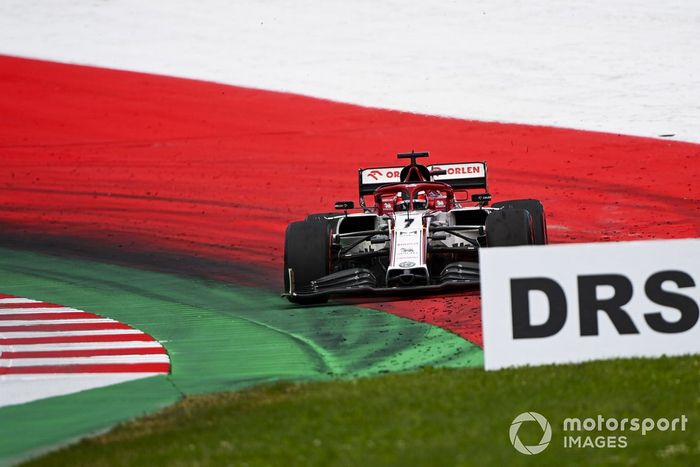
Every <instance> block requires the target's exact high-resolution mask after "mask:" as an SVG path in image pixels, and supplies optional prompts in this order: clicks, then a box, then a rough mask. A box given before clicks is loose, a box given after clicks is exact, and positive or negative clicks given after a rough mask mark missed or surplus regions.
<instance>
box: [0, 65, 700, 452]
mask: <svg viewBox="0 0 700 467" xmlns="http://www.w3.org/2000/svg"><path fill="white" fill-rule="evenodd" d="M0 92H2V94H3V96H4V98H3V100H2V102H0V115H6V116H11V118H9V119H7V121H6V122H4V124H3V125H2V126H0V160H2V164H3V167H2V169H3V170H1V171H0V219H1V225H0V246H2V247H5V248H9V249H10V250H4V251H5V252H6V254H5V255H4V256H3V259H4V260H5V261H6V268H5V271H6V274H7V275H5V276H3V281H4V282H5V283H10V284H14V285H13V286H12V287H11V288H12V290H4V291H0V292H2V293H13V294H23V296H37V298H39V299H47V300H48V299H49V297H48V295H54V294H55V293H56V291H57V290H70V288H69V287H66V286H65V284H64V286H62V287H56V286H55V284H54V285H53V286H47V287H48V288H47V289H45V290H44V294H45V295H47V297H46V298H44V297H42V296H41V295H42V293H39V295H37V294H36V292H35V293H34V294H31V293H30V292H32V291H34V290H36V283H34V285H32V286H31V290H28V289H26V290H25V289H23V288H24V287H27V285H26V284H27V283H24V282H22V281H19V282H13V281H14V280H15V279H16V274H17V266H16V264H15V265H13V264H12V261H15V262H20V263H21V262H27V261H28V262H29V263H32V264H34V263H36V264H41V263H42V262H44V263H46V262H47V261H48V262H53V261H86V262H85V263H82V266H80V268H78V269H77V270H81V269H82V268H84V267H87V266H86V265H87V264H92V265H96V264H99V263H96V262H95V261H98V262H100V263H103V264H104V265H105V266H103V267H114V268H123V269H122V270H120V272H118V273H116V272H115V271H112V272H105V271H102V272H101V273H99V274H97V275H96V276H95V277H107V278H108V277H111V276H110V274H112V275H113V277H117V276H119V277H121V278H124V277H129V274H135V272H134V271H140V272H139V273H142V274H164V273H168V277H175V276H172V273H175V274H177V277H187V278H189V280H206V281H208V282H207V283H208V284H209V283H217V284H223V285H221V286H220V287H233V288H236V287H237V288H238V289H236V290H235V291H233V292H231V290H228V291H227V292H225V293H224V292H218V293H219V294H222V295H217V293H213V292H212V291H211V290H204V289H202V290H199V291H198V292H197V294H194V292H193V293H192V296H195V295H196V296H198V297H213V298H212V300H213V302H215V303H218V305H215V307H223V306H225V305H224V304H226V303H228V304H230V303H233V302H235V300H240V297H241V296H245V297H247V298H246V300H247V301H246V304H245V306H242V307H240V308H241V309H247V310H249V311H250V310H252V311H253V312H259V313H263V314H264V306H263V307H261V304H262V305H268V304H269V305H270V306H271V307H280V306H284V307H286V308H285V310H286V311H285V313H288V314H289V315H290V316H295V315H296V317H295V318H294V320H291V321H290V323H298V320H299V318H298V314H299V313H304V314H305V316H307V317H310V318H309V319H310V320H311V321H310V322H312V321H314V320H316V319H317V318H318V315H322V316H325V315H327V314H333V313H342V314H344V315H345V316H346V318H347V316H348V315H351V314H352V313H359V314H360V315H361V314H363V313H373V312H370V311H368V310H367V308H373V309H377V310H381V311H386V312H389V313H391V314H394V315H397V316H400V317H406V318H410V320H415V321H419V322H425V323H428V324H433V325H437V326H439V327H442V328H445V329H447V330H449V331H452V332H454V333H455V334H457V335H459V336H462V337H464V338H465V339H467V340H468V341H470V342H472V343H475V344H477V345H479V344H480V343H481V331H480V326H481V322H480V310H479V306H480V303H479V298H478V294H477V293H471V294H466V295H455V296H450V297H425V298H420V299H413V300H396V301H394V300H392V301H377V300H375V301H367V302H364V301H362V300H360V301H355V302H353V303H352V305H347V304H338V305H332V306H331V307H328V308H324V307H321V308H314V309H311V310H312V311H311V312H313V313H316V315H309V314H308V313H309V310H306V311H303V312H301V311H299V312H295V311H294V310H298V309H297V308H294V307H291V306H287V305H285V304H284V302H282V301H278V300H279V298H278V297H276V296H275V294H276V292H278V291H279V290H280V289H281V261H282V249H283V248H282V247H283V245H282V243H283V236H284V229H285V227H286V224H287V223H288V222H289V221H292V220H297V219H301V218H303V217H304V216H305V215H306V214H308V213H311V212H326V211H329V210H330V208H331V207H332V205H333V203H334V201H336V200H339V199H356V197H357V172H356V170H357V169H358V168H359V167H368V166H383V165H394V164H395V162H396V160H395V156H394V154H395V153H396V152H399V151H406V150H411V149H416V150H426V149H427V150H430V151H431V153H432V160H433V161H434V162H436V163H437V162H456V161H463V160H486V161H487V162H488V164H489V173H490V176H489V181H490V191H491V193H492V194H493V195H494V199H495V200H496V201H498V200H506V199H516V198H528V197H533V198H538V199H540V200H542V202H543V203H544V205H545V208H546V210H547V214H548V223H549V233H550V240H551V241H552V242H583V241H616V240H635V239H649V238H683V237H697V236H698V234H699V233H700V215H699V214H700V203H698V199H699V198H700V196H699V193H698V187H697V184H696V183H695V181H696V180H697V178H698V175H700V168H699V166H698V164H697V160H698V157H699V156H700V147H699V146H698V145H694V144H687V143H677V142H670V141H665V140H658V139H644V138H635V137H627V136H621V135H612V134H604V133H591V132H582V131H574V130H562V129H553V128H547V127H536V126H525V125H506V124H496V123H482V122H476V121H465V120H457V119H448V118H441V117H431V116H425V115H418V114H410V113H402V112H395V111H387V110H378V109H372V108H364V107H358V106H353V105H347V104H339V103H335V102H330V101H325V100H319V99H313V98H308V97H301V96H296V95H291V94H284V93H276V92H267V91H260V90H251V89H246V88H238V87H232V86H225V85H217V84H211V83H206V82H201V81H193V80H184V79H176V78H168V77H163V76H155V75H146V74H139V73H130V72H122V71H114V70H106V69H96V68H89V67H82V66H73V65H63V64H56V63H49V62H41V61H33V60H25V59H18V58H12V57H2V58H0ZM27 251H31V252H32V253H27ZM17 252H22V253H17ZM48 253H50V254H51V256H50V258H53V259H51V260H48V259H46V258H48V256H47V255H46V254H48ZM15 254H17V255H29V256H23V257H14V259H13V256H12V255H15ZM31 255H36V256H31ZM56 255H58V256H56ZM41 258H43V259H41ZM7 261H9V262H10V263H9V265H8V263H7ZM54 266H55V264H54ZM90 267H92V266H90ZM95 267H97V266H95ZM74 268H75V266H71V265H70V264H68V263H66V265H65V267H64V270H67V271H74V270H76V269H74ZM28 272H31V271H28ZM34 272H36V271H34ZM47 274H49V273H48V272H45V273H44V274H43V275H42V274H39V276H38V277H40V278H43V279H42V280H44V279H47V277H46V275H47ZM30 275H32V274H30ZM49 276H51V274H49ZM51 277H53V276H51ZM92 277H93V276H91V275H87V276H86V277H82V278H81V279H80V280H79V281H78V282H77V283H79V284H81V290H83V289H84V288H83V287H82V286H83V285H85V284H86V283H88V282H89V280H90V279H91V278H92ZM8 278H9V279H11V280H8ZM53 280H56V281H58V282H61V281H60V280H59V279H58V278H56V277H53ZM120 280H121V279H120ZM141 283H142V278H134V279H133V284H135V286H137V285H138V286H140V285H141ZM143 283H144V284H147V283H148V281H145V282H143ZM23 284H24V285H23ZM74 285H75V284H74ZM103 285H104V284H103ZM93 287H94V286H89V287H88V290H93ZM188 287H189V286H186V285H184V283H183V284H179V285H173V286H172V289H173V290H178V289H182V290H184V291H187V290H190V289H188ZM94 290H99V287H97V289H94ZM217 290H218V289H217ZM251 290H253V291H254V292H251ZM49 291H50V292H51V293H50V294H49ZM40 292H41V290H40ZM131 292H133V290H132V291H131ZM63 293H66V294H69V295H70V293H69V292H63ZM119 293H124V291H123V290H120V291H119ZM98 296H99V294H97V295H95V296H91V300H90V303H85V304H84V309H90V310H95V311H99V312H100V313H101V314H103V315H105V316H110V317H114V318H117V319H119V318H121V320H123V321H124V322H126V323H128V324H130V325H134V326H137V327H138V328H139V329H143V330H144V331H145V332H149V333H150V334H151V335H154V337H156V338H158V339H164V340H166V341H172V342H171V343H170V344H168V343H167V342H166V348H169V349H170V348H171V347H172V346H177V344H175V342H176V341H177V339H171V338H170V337H169V336H162V335H159V334H162V332H163V331H162V328H160V329H161V330H159V329H158V327H157V326H156V325H155V324H153V323H151V326H149V323H148V322H147V319H146V321H145V322H144V316H145V317H147V316H148V315H146V314H144V315H143V316H141V317H138V316H135V315H133V314H131V315H128V316H127V315H123V316H121V315H120V313H127V312H126V311H123V310H122V311H120V310H118V309H116V308H114V305H113V304H114V300H115V298H116V296H115V295H112V296H110V295H109V294H108V295H106V296H105V297H106V298H105V300H103V301H102V302H100V305H101V306H100V307H98V308H95V306H94V303H93V302H94V301H95V300H97V297H98ZM235 297H239V298H235ZM260 297H263V298H262V299H261V298H260ZM59 298H61V297H59ZM63 298H65V300H64V301H60V303H66V304H70V305H71V306H73V305H75V306H77V305H80V304H81V303H79V302H80V300H81V299H79V295H74V296H65V297H63ZM161 298H162V297H161ZM52 300H54V299H53V298H52ZM56 300H58V299H56ZM183 300H184V299H183ZM183 300H179V301H178V302H177V303H179V304H182V303H183ZM188 300H191V297H190V298H188ZM273 300H275V301H274V302H273ZM166 301H167V300H166ZM110 303H112V305H110ZM250 303H254V304H256V306H254V307H252V308H250V305H249V304H250ZM185 305H186V306H194V305H197V306H212V305H210V304H201V303H198V304H193V303H191V302H186V303H185ZM358 305H362V307H359V306H358ZM136 309H137V310H138V309H139V307H136ZM192 313H193V315H192V319H193V321H192V322H191V324H192V325H191V326H189V327H187V329H192V328H197V327H199V326H201V323H202V320H200V319H198V318H197V317H198V316H199V315H198V314H197V313H198V312H196V311H192ZM218 313H219V314H221V313H223V314H224V315H225V310H222V309H219V310H218ZM285 316H287V315H285ZM372 316H374V317H375V318H376V317H377V316H384V318H377V319H378V320H379V321H375V322H374V325H377V326H380V327H381V324H377V323H380V322H381V321H382V319H389V318H388V317H390V315H384V314H381V313H380V314H376V313H375V314H372ZM274 318H275V319H279V316H278V315H275V317H274ZM312 318H313V319H312ZM163 319H165V318H163ZM217 319H219V318H217ZM234 321H235V320H234ZM404 321H405V322H412V321H407V320H402V321H401V322H402V324H401V326H405V325H406V324H405V322H404ZM370 324H371V322H370ZM292 325H296V324H292ZM385 325H386V324H385ZM310 326H311V325H310ZM389 327H391V326H390V325H389ZM202 329H205V328H202ZM426 329H428V328H427V327H426V328H424V329H422V330H421V331H418V333H419V334H421V335H426V333H428V331H426ZM369 331H371V329H370V328H366V329H364V336H365V337H363V339H364V338H367V337H366V336H368V335H371V334H372V333H371V332H369ZM192 332H194V331H192ZM202 333H203V334H202V335H201V336H199V340H195V341H194V342H195V344H194V347H193V348H199V347H202V346H207V345H208V346H209V347H208V348H216V345H212V344H211V339H212V337H211V335H210V334H207V332H205V331H202ZM240 335H245V333H241V334H240ZM314 337H315V338H318V335H315V336H314ZM326 337H327V338H329V339H330V341H328V342H334V340H333V339H335V338H333V337H329V336H326ZM222 339H223V338H222ZM398 339H399V341H400V342H404V343H406V342H410V341H411V340H410V339H407V340H402V339H405V338H404V337H400V338H398ZM336 340H337V339H336ZM222 341H223V340H222ZM462 342H464V341H462ZM385 343H386V341H382V344H385ZM370 347H371V346H370ZM241 348H248V347H245V346H242V347H241ZM253 348H254V347H253ZM463 349H464V350H465V352H466V353H467V354H468V353H469V352H468V350H469V346H464V347H463ZM369 353H370V354H371V352H369ZM302 354H303V355H305V356H304V357H303V358H310V357H308V355H310V354H308V353H303V352H302ZM183 355H184V353H183V354H181V355H179V356H178V355H177V354H176V355H174V356H173V372H174V373H173V374H174V375H175V376H174V377H175V378H177V371H178V368H182V367H178V365H179V363H178V359H180V361H183V360H182V359H183ZM300 355H301V354H300ZM311 355H312V354H311ZM465 355H466V354H465ZM300 358H301V357H300ZM355 358H356V356H352V358H350V359H349V360H348V361H350V360H352V359H355ZM411 359H413V360H412V361H411V362H410V364H407V365H403V366H402V365H394V366H392V365H389V367H386V368H384V370H385V371H393V370H396V369H408V368H410V367H412V366H415V365H418V366H419V365H420V364H421V363H426V361H428V362H429V361H430V358H427V359H426V360H420V359H418V360H415V358H414V357H411ZM411 359H408V360H407V361H410V360H411ZM370 360H371V359H370ZM370 360H366V359H365V361H364V364H368V365H369V366H370V367H372V365H373V363H371V361H370ZM368 362H369V363H368ZM478 362H479V358H478V357H477V358H472V357H469V358H467V359H466V360H464V361H462V362H461V363H460V364H462V365H464V364H478ZM375 363H376V362H375ZM380 366H381V365H380ZM341 367H342V365H341ZM291 368H294V367H291ZM304 368H307V367H306V366H305V367H304ZM313 368H316V369H318V368H322V366H321V367H318V366H316V367H313ZM373 368H375V369H376V368H378V367H376V366H374V367H373ZM273 373H274V372H273ZM329 373H330V374H329ZM183 374H184V373H183ZM243 374H246V373H245V372H243ZM319 374H323V375H324V376H323V377H328V376H332V375H352V374H355V373H353V371H352V370H351V369H349V368H348V367H342V368H341V369H340V370H339V371H337V372H334V371H330V372H328V371H323V370H320V371H319ZM367 374H371V372H370V373H367ZM191 375H195V376H196V377H194V376H191ZM191 375H190V376H187V379H188V381H190V384H192V385H193V389H192V391H194V392H196V391H198V390H217V389H225V388H228V389H231V388H234V389H235V388H236V387H239V386H237V385H238V384H239V383H241V381H240V380H236V381H238V382H236V383H235V384H233V383H232V380H231V379H228V380H227V379H226V378H225V377H224V378H223V380H222V381H221V382H220V383H219V382H216V383H212V384H211V385H205V386H206V387H205V386H202V387H199V388H198V389H197V388H196V386H197V384H201V380H202V379H205V380H206V379H207V378H208V377H211V375H217V377H218V375H220V372H218V371H216V369H215V368H208V369H207V368H205V369H202V371H199V372H194V373H191ZM240 375H241V374H240V373H237V376H236V378H239V377H240ZM258 376H259V375H258ZM277 376H279V377H284V376H285V375H282V374H280V373H277ZM286 376H287V377H293V376H292V375H291V374H287V375H286ZM297 376H301V377H303V375H299V374H298V375H297ZM190 378H193V379H190ZM198 378H199V379H198ZM152 380H153V381H160V383H153V384H165V385H166V386H168V387H169V389H168V391H166V392H167V394H169V395H168V396H167V397H166V396H164V398H154V399H155V400H151V401H150V402H147V403H144V405H141V406H139V407H138V408H134V409H133V410H131V411H124V412H123V413H122V416H133V415H135V414H137V413H141V412H142V411H144V410H152V409H154V408H157V407H159V406H162V405H163V404H165V403H167V402H170V401H172V400H174V399H175V398H177V397H179V395H181V394H182V393H183V392H184V393H186V391H183V390H182V389H174V386H173V385H172V384H171V383H172V381H173V380H167V378H166V377H158V378H154V379H152ZM247 380H248V384H252V382H256V381H258V380H256V379H255V377H250V378H247ZM263 380H264V379H263ZM148 381H151V380H148ZM163 381H165V383H163ZM196 381H200V383H197V382H196ZM217 381H218V380H217ZM128 384H142V383H139V382H134V383H128ZM143 384H150V383H145V382H143ZM241 384H242V383H241ZM176 386H177V385H176ZM112 390H113V391H116V392H115V394H117V393H118V390H117V389H110V391H112ZM105 391H106V390H105ZM180 391H182V392H180ZM70 397H72V396H70ZM101 397H104V393H103V396H101ZM144 397H146V398H147V399H148V398H149V397H151V396H150V395H148V394H146V395H145V396H144ZM63 399H64V400H65V398H63ZM75 400H76V403H78V402H77V401H78V400H81V399H80V398H76V399H75ZM52 404H56V402H55V399H48V400H46V401H43V402H42V401H39V405H35V406H34V407H42V406H43V407H46V406H51V405H52ZM58 405H61V404H58ZM115 407H117V408H118V407H119V406H118V405H117V406H115ZM6 410H7V411H10V412H12V411H19V410H20V408H12V407H10V408H8V409H6ZM36 410H40V409H36ZM55 410H58V412H56V415H57V417H58V418H59V419H60V418H61V413H60V412H61V410H63V409H55ZM6 415H10V414H9V413H8V414H6ZM64 415H65V414H64ZM103 415H104V414H103ZM17 417H18V415H17V414H15V418H17ZM101 419H102V421H103V423H104V426H108V425H109V423H110V422H114V421H116V420H117V419H119V418H118V417H112V418H110V417H109V416H103V417H101ZM76 426H80V427H81V428H80V429H76V431H75V432H74V433H73V434H72V435H73V436H77V435H79V434H81V433H84V432H85V430H90V429H95V427H94V425H90V423H87V422H86V423H85V424H82V425H81V424H77V425H76ZM25 428H26V429H30V426H29V425H27V426H26V427H25ZM54 428H55V427H54ZM52 433H54V434H52V435H51V436H49V435H48V434H47V435H46V436H47V437H46V438H44V439H43V441H42V442H43V443H44V444H43V445H49V444H51V443H52V442H56V441H57V439H56V438H55V432H52ZM52 436H54V438H52ZM62 436H63V439H65V437H66V434H65V433H64V434H63V435H62ZM34 448H36V446H17V445H15V446H13V451H12V452H14V453H15V454H16V453H18V452H19V453H21V452H26V450H27V449H34ZM22 450H24V451H22Z"/></svg>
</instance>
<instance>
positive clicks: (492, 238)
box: [486, 208, 535, 247]
mask: <svg viewBox="0 0 700 467" xmlns="http://www.w3.org/2000/svg"><path fill="white" fill-rule="evenodd" d="M534 241H535V240H534V232H533V226H532V218H531V217H530V213H529V212H528V211H526V210H525V209H512V208H504V209H501V210H499V211H493V212H491V213H490V214H489V215H488V217H487V218H486V243H487V245H488V246H490V247H492V246H520V245H533V244H534Z"/></svg>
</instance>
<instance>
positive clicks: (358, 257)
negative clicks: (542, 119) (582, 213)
mask: <svg viewBox="0 0 700 467" xmlns="http://www.w3.org/2000/svg"><path fill="white" fill-rule="evenodd" d="M424 157H428V153H427V152H422V153H415V152H412V153H405V154H398V158H399V159H410V164H409V165H407V166H405V167H377V168H369V169H360V171H359V176H360V207H361V208H362V212H358V213H348V210H351V209H354V203H353V202H352V201H340V202H338V203H336V205H335V207H336V209H339V210H342V211H344V212H339V213H324V214H311V215H309V216H307V218H306V220H303V221H299V222H292V223H290V224H289V226H288V227H287V232H286V237H285V248H284V285H285V291H284V293H283V296H285V297H287V299H289V301H291V302H293V303H299V304H314V303H322V302H325V301H327V300H328V297H329V296H331V295H333V296H335V295H352V294H363V295H369V294H381V293H385V294H403V293H406V292H408V291H413V290H420V291H437V290H442V289H454V288H459V287H470V286H471V287H473V286H475V285H478V283H479V264H478V260H479V249H480V248H484V247H494V246H516V245H533V244H535V245H537V244H546V243H547V225H546V221H545V213H544V209H543V207H542V204H541V203H540V202H539V201H537V200H534V199H524V200H513V201H503V202H500V203H495V204H493V205H492V206H491V207H487V206H488V204H489V202H490V200H491V195H490V194H489V193H488V186H487V181H486V163H485V162H459V163H450V164H439V165H430V166H424V165H420V164H418V163H416V159H418V158H424ZM467 190H478V192H477V193H475V194H472V195H471V197H468V191H467ZM370 200H371V203H370V204H368V201H370Z"/></svg>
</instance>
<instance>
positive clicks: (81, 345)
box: [0, 341, 162, 352]
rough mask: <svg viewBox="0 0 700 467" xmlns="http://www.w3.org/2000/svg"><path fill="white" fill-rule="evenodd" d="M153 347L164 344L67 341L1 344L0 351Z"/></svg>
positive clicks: (151, 342)
mask: <svg viewBox="0 0 700 467" xmlns="http://www.w3.org/2000/svg"><path fill="white" fill-rule="evenodd" d="M151 347H153V348H156V347H162V345H161V344H160V343H158V342H156V341H144V342H142V341H119V342H66V343H58V344H22V345H0V352H41V351H55V350H95V349H130V348H151Z"/></svg>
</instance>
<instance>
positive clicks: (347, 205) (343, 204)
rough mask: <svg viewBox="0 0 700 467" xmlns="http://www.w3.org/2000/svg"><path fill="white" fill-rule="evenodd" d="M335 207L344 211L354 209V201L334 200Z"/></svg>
mask: <svg viewBox="0 0 700 467" xmlns="http://www.w3.org/2000/svg"><path fill="white" fill-rule="evenodd" d="M335 208H336V209H343V210H345V211H347V210H348V209H354V208H355V202H354V201H336V203H335Z"/></svg>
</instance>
